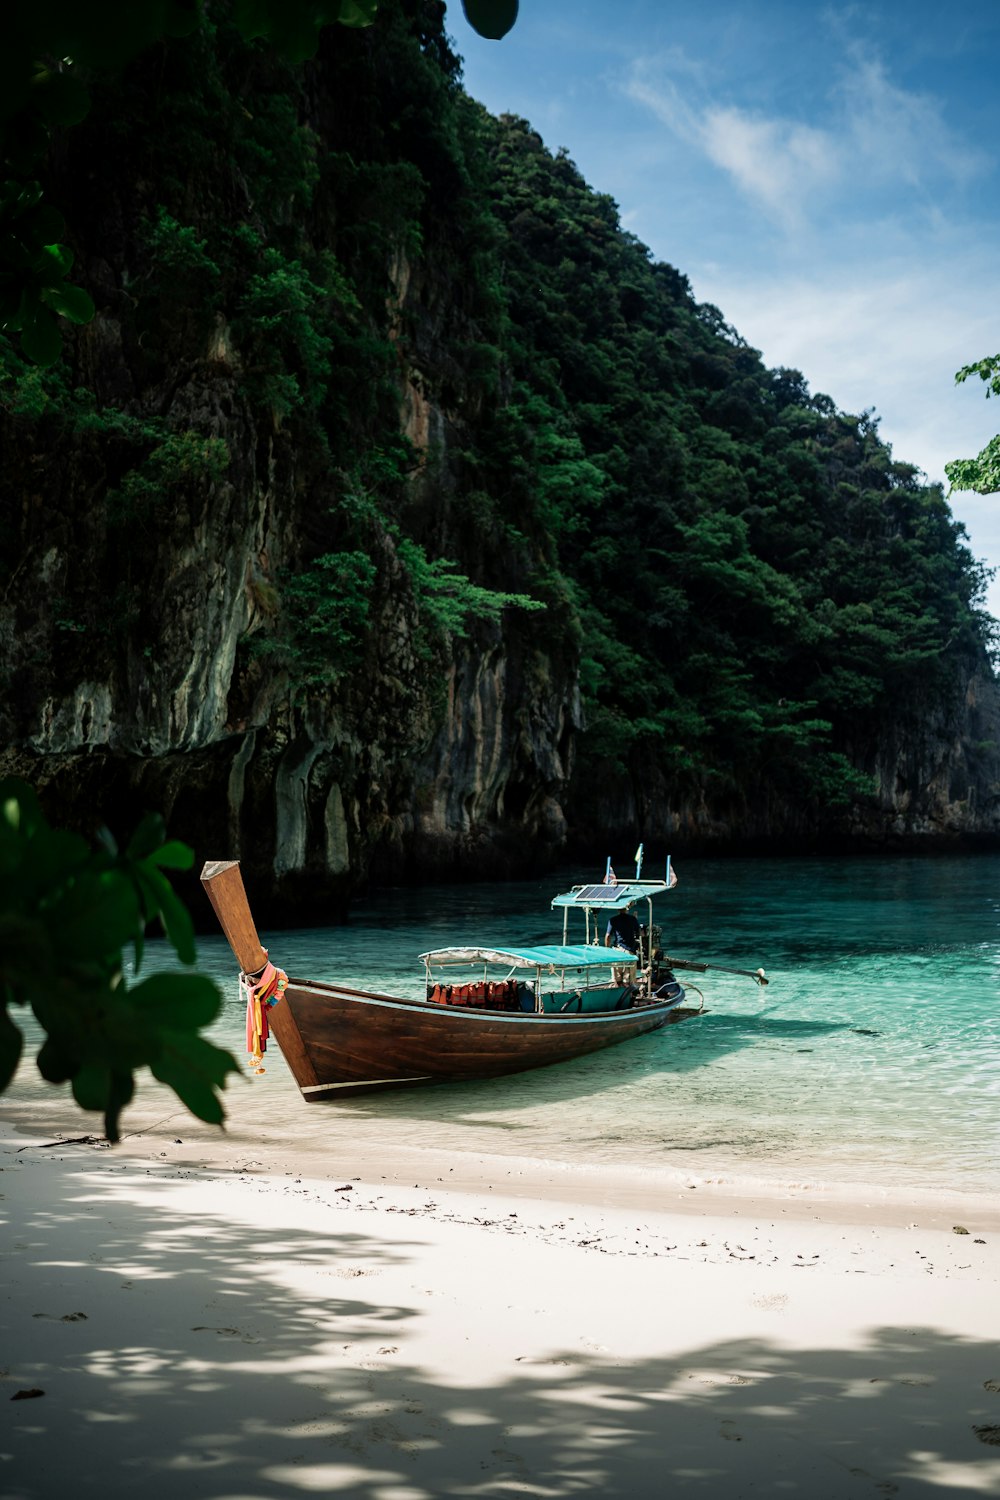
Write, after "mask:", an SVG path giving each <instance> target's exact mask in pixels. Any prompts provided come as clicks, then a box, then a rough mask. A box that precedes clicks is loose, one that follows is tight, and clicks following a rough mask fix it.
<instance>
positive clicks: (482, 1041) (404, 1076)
mask: <svg viewBox="0 0 1000 1500" xmlns="http://www.w3.org/2000/svg"><path fill="white" fill-rule="evenodd" d="M695 1014H697V1012H696V1011H693V1010H691V1009H686V1010H685V1009H683V1008H681V1007H679V1006H678V1005H677V1003H676V1002H674V1003H673V1004H670V1003H659V1004H657V1003H654V1004H648V1005H637V1006H634V1007H633V1008H631V1009H629V1010H620V1011H611V1012H607V1013H605V1014H603V1015H594V1014H590V1015H588V1014H582V1015H581V1014H573V1015H560V1016H552V1015H545V1014H541V1015H536V1014H532V1013H527V1014H526V1013H523V1012H511V1011H481V1010H473V1009H468V1008H464V1007H462V1008H459V1007H456V1006H443V1005H435V1004H430V1003H427V1002H423V1001H419V1000H400V999H397V998H394V997H393V996H390V995H377V994H371V993H367V992H364V991H358V990H347V989H343V988H340V987H339V986H336V985H327V984H319V983H315V982H312V981H305V980H299V979H290V980H289V981H288V988H287V989H286V990H285V993H284V996H283V998H282V999H281V1000H279V1002H278V1004H277V1005H275V1006H274V1007H273V1008H272V1009H271V1010H269V1012H268V1021H269V1024H270V1028H271V1032H272V1035H273V1036H274V1038H275V1040H276V1041H277V1043H278V1045H279V1047H280V1048H281V1050H282V1052H283V1054H284V1056H285V1059H286V1061H287V1063H288V1066H289V1068H290V1069H291V1072H292V1076H293V1077H294V1079H295V1082H296V1083H297V1084H298V1086H299V1088H300V1089H301V1091H302V1095H303V1097H304V1098H305V1099H306V1100H308V1101H309V1102H310V1103H316V1102H320V1101H322V1100H324V1099H331V1098H336V1097H338V1096H339V1097H343V1096H344V1095H345V1094H353V1093H360V1092H363V1091H366V1090H375V1089H384V1088H398V1087H401V1086H413V1085H416V1084H423V1083H443V1082H448V1081H458V1080H462V1079H466V1080H471V1079H479V1078H499V1077H502V1076H504V1075H505V1074H509V1073H521V1072H525V1071H526V1070H528V1069H530V1068H544V1067H548V1066H550V1065H551V1064H552V1063H560V1062H567V1061H569V1060H570V1059H572V1058H574V1057H583V1056H585V1055H586V1054H587V1053H588V1052H597V1051H599V1050H600V1049H602V1048H604V1047H610V1046H613V1045H615V1044H616V1043H618V1042H624V1041H628V1040H629V1039H630V1038H632V1037H637V1036H642V1035H643V1034H644V1033H645V1032H648V1031H656V1030H658V1029H659V1028H660V1027H661V1026H664V1025H666V1024H667V1022H670V1021H675V1020H681V1019H683V1017H685V1016H690V1015H695Z"/></svg>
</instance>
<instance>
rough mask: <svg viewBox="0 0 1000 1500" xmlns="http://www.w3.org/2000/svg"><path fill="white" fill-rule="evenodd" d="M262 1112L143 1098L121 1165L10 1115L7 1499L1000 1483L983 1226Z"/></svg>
mask: <svg viewBox="0 0 1000 1500" xmlns="http://www.w3.org/2000/svg"><path fill="white" fill-rule="evenodd" d="M255 1097H256V1099H257V1100H260V1098H261V1095H260V1094H258V1095H256V1096H254V1094H253V1091H252V1089H250V1088H247V1087H244V1088H243V1089H240V1088H236V1089H235V1090H234V1091H233V1097H232V1098H231V1100H230V1104H231V1106H232V1112H231V1121H230V1126H229V1128H228V1130H227V1132H226V1134H225V1135H224V1136H222V1135H220V1134H219V1133H217V1132H212V1131H210V1130H208V1129H206V1128H205V1127H200V1126H198V1125H196V1123H195V1122H193V1121H192V1120H190V1118H189V1117H188V1116H186V1115H185V1114H184V1113H183V1112H182V1111H180V1110H179V1109H178V1108H177V1107H176V1105H175V1104H174V1103H173V1102H171V1099H170V1097H169V1096H165V1095H164V1094H162V1093H157V1092H153V1093H150V1091H149V1090H148V1089H147V1090H146V1092H145V1093H144V1094H143V1096H142V1098H143V1101H144V1102H143V1103H141V1104H140V1105H139V1106H138V1107H137V1109H136V1110H133V1111H131V1112H130V1113H129V1115H128V1116H127V1117H126V1123H125V1128H126V1130H129V1131H131V1132H132V1134H130V1136H129V1138H128V1139H126V1140H125V1141H124V1142H123V1144H122V1145H121V1146H119V1147H116V1148H114V1149H113V1150H112V1149H108V1148H107V1147H102V1146H100V1145H98V1144H95V1143H92V1142H91V1143H87V1142H86V1141H84V1142H80V1143H77V1144H62V1145H58V1146H46V1145H45V1144H44V1143H45V1142H51V1141H54V1140H55V1139H56V1138H57V1137H58V1136H59V1135H60V1134H62V1135H64V1136H80V1135H83V1134H84V1133H85V1132H86V1131H87V1130H88V1129H91V1130H92V1129H93V1128H94V1123H93V1118H94V1117H84V1116H81V1115H78V1114H73V1113H72V1112H71V1110H69V1109H68V1108H66V1107H65V1106H62V1105H59V1106H55V1105H54V1106H53V1107H51V1108H50V1107H48V1106H46V1109H45V1116H44V1121H43V1120H42V1118H41V1116H40V1109H39V1106H38V1104H37V1103H24V1102H23V1101H22V1102H18V1100H17V1098H16V1097H14V1096H11V1097H8V1098H7V1099H5V1100H4V1101H2V1102H0V1109H2V1113H3V1115H4V1118H5V1120H6V1122H7V1123H6V1126H5V1129H4V1132H3V1136H2V1138H0V1167H2V1175H0V1194H2V1202H0V1210H2V1211H3V1225H4V1227H3V1235H2V1240H0V1246H2V1254H3V1261H4V1277H3V1314H2V1325H0V1377H2V1380H0V1391H2V1393H3V1397H4V1399H5V1401H6V1402H7V1404H6V1405H5V1406H4V1408H3V1412H4V1416H5V1419H6V1420H5V1421H4V1423H3V1424H2V1427H0V1496H2V1497H4V1500H54V1497H60V1500H62V1497H76V1496H89V1495H94V1496H98V1495H111V1496H117V1495H125V1494H129V1495H132V1494H136V1495H139V1496H140V1497H143V1500H159V1497H164V1500H166V1497H170V1500H174V1497H181V1500H202V1497H204V1500H279V1497H289V1496H292V1497H294V1496H303V1495H310V1494H317V1493H329V1494H334V1495H345V1496H352V1497H353V1496H357V1497H366V1500H367V1497H372V1500H375V1497H377V1500H433V1497H438V1496H498V1495H532V1496H544V1497H563V1496H566V1497H570V1496H578V1495H600V1496H626V1495H627V1496H639V1497H644V1496H650V1497H657V1500H658V1497H667V1496H672V1495H678V1494H683V1495H688V1494H690V1495H702V1496H716V1495H718V1496H726V1497H729V1500H738V1497H741V1496H751V1495H753V1496H759V1495H771V1494H775V1495H787V1496H802V1497H809V1500H826V1497H830V1500H839V1497H841V1496H870V1495H875V1496H885V1495H893V1494H899V1495H901V1496H931V1495H933V1496H937V1497H940V1496H942V1495H945V1494H950V1493H954V1494H959V1495H969V1496H975V1495H978V1494H984V1495H991V1494H997V1493H1000V1337H998V1336H1000V1213H998V1212H997V1210H996V1208H995V1207H994V1206H993V1205H990V1204H986V1203H973V1201H972V1200H969V1199H965V1200H961V1201H958V1200H956V1201H953V1202H947V1201H943V1200H942V1199H941V1198H940V1196H935V1197H933V1198H930V1199H928V1200H926V1201H923V1202H919V1203H915V1202H914V1201H913V1199H912V1196H911V1198H910V1199H906V1198H905V1197H899V1198H895V1199H892V1200H891V1201H890V1199H889V1197H888V1196H887V1195H886V1194H884V1193H883V1194H880V1195H871V1196H869V1195H865V1194H861V1195H860V1196H859V1195H855V1197H854V1198H853V1199H852V1198H851V1197H850V1196H847V1195H845V1194H843V1193H841V1194H839V1195H838V1194H832V1193H830V1192H829V1191H825V1190H823V1189H822V1188H820V1187H818V1186H814V1187H810V1186H803V1187H802V1188H801V1189H799V1190H796V1191H788V1192H786V1193H784V1194H783V1195H780V1196H776V1195H772V1197H771V1198H770V1199H769V1200H767V1201H765V1200H763V1199H759V1198H757V1199H755V1198H752V1197H748V1196H746V1195H742V1196H741V1193H740V1187H739V1184H733V1183H730V1184H723V1185H721V1186H720V1185H712V1184H708V1183H694V1185H689V1184H688V1183H686V1182H685V1181H682V1180H681V1179H679V1178H671V1177H670V1176H669V1175H668V1174H659V1175H657V1176H655V1177H654V1176H652V1175H651V1174H648V1173H647V1174H636V1175H635V1176H634V1177H632V1178H628V1177H623V1176H622V1174H620V1173H619V1174H616V1175H615V1177H614V1179H613V1180H612V1179H611V1178H610V1177H609V1176H608V1174H602V1173H600V1172H591V1171H583V1170H581V1169H577V1170H575V1171H574V1170H569V1169H561V1168H555V1167H551V1168H550V1167H546V1166H545V1165H544V1164H540V1163H536V1164H534V1165H530V1164H528V1163H526V1162H520V1161H514V1160H506V1159H504V1158H499V1157H490V1158H475V1157H461V1158H459V1157H458V1156H457V1155H454V1154H453V1155H451V1156H445V1155H443V1154H440V1153H434V1152H432V1151H429V1150H427V1149H426V1148H424V1149H420V1150H417V1149H412V1148H410V1149H402V1148H396V1149H394V1150H393V1151H392V1152H391V1154H390V1153H388V1152H383V1154H382V1155H381V1156H379V1155H378V1153H377V1151H376V1150H375V1149H374V1148H373V1147H372V1145H371V1142H370V1141H366V1142H365V1144H364V1145H363V1147H362V1146H359V1144H358V1138H355V1137H354V1136H352V1128H351V1121H350V1118H349V1117H345V1116H344V1115H343V1114H339V1113H338V1112H337V1111H336V1110H333V1111H331V1110H329V1109H325V1108H322V1107H309V1106H306V1105H305V1104H302V1103H300V1102H299V1101H298V1099H297V1098H296V1097H294V1096H292V1095H290V1096H289V1098H288V1101H287V1109H286V1110H285V1111H284V1112H283V1113H282V1116H281V1118H282V1119H283V1120H284V1121H286V1124H285V1126H284V1128H277V1127H275V1126H274V1124H273V1122H272V1121H270V1117H269V1123H268V1126H267V1128H266V1129H264V1128H262V1127H261V1126H259V1125H258V1123H257V1122H256V1120H255V1117H254V1100H255ZM139 1131H141V1134H138V1133H137V1132H139ZM362 1138H363V1133H362ZM956 1224H959V1225H961V1227H963V1228H965V1229H967V1230H968V1231H969V1232H968V1233H967V1234H956V1233H955V1232H954V1229H953V1226H954V1225H956ZM23 1391H40V1392H43V1393H44V1394H40V1395H35V1396H27V1397H22V1398H21V1399H18V1400H13V1399H12V1398H14V1397H16V1396H17V1395H18V1393H20V1392H23Z"/></svg>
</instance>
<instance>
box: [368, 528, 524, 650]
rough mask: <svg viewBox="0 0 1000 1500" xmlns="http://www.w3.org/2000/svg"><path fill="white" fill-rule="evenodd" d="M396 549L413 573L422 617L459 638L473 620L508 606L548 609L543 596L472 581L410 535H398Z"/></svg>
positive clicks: (492, 615)
mask: <svg viewBox="0 0 1000 1500" xmlns="http://www.w3.org/2000/svg"><path fill="white" fill-rule="evenodd" d="M396 550H397V552H398V554H399V557H400V560H401V561H402V563H403V565H404V566H405V568H406V571H407V572H408V573H409V575H410V581H411V583H412V584H413V592H414V594H415V596H416V600H417V607H418V609H419V611H420V614H421V617H422V618H423V619H425V620H426V621H428V622H429V623H430V624H431V626H432V627H433V628H434V629H436V630H441V631H446V632H447V633H448V634H449V635H453V636H457V637H458V638H459V639H460V640H461V639H464V638H465V637H466V636H467V634H468V626H469V623H470V621H472V620H497V619H499V617H500V614H501V611H502V610H504V609H507V608H514V609H524V610H528V611H529V612H530V611H534V610H544V609H545V604H544V603H543V602H542V601H541V600H540V599H531V598H529V597H528V595H526V594H513V593H507V592H505V591H503V590H498V589H487V588H483V587H482V586H481V585H480V584H477V583H473V582H472V580H471V579H470V578H467V577H466V576H465V574H464V573H460V572H459V571H458V564H457V563H454V562H452V561H450V559H448V558H445V557H436V558H433V559H432V558H429V557H428V556H427V553H426V552H425V551H424V549H423V547H422V546H421V545H420V543H419V542H415V541H413V540H412V539H411V538H410V537H405V536H400V537H398V538H397V541H396Z"/></svg>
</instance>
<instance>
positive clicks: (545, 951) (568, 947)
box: [420, 943, 636, 969]
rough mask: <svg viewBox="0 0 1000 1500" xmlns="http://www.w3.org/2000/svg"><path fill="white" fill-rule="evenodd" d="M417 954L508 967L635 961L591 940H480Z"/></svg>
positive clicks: (437, 961) (445, 961) (617, 965)
mask: <svg viewBox="0 0 1000 1500" xmlns="http://www.w3.org/2000/svg"><path fill="white" fill-rule="evenodd" d="M420 957H421V958H422V959H423V960H424V962H425V963H428V964H459V963H468V964H475V963H485V964H500V965H504V966H506V967H507V968H509V969H592V968H598V967H600V968H605V969H610V968H612V967H614V968H621V967H622V965H624V964H629V963H635V961H636V960H635V955H634V954H633V953H626V952H624V950H623V949H621V948H601V947H598V946H597V945H596V944H595V943H568V944H565V943H552V944H545V945H544V946H543V947H540V948H501V947H499V946H498V947H492V946H491V945H490V944H488V943H481V944H477V945H476V946H475V947H463V948H434V949H432V950H431V952H430V953H421V955H420Z"/></svg>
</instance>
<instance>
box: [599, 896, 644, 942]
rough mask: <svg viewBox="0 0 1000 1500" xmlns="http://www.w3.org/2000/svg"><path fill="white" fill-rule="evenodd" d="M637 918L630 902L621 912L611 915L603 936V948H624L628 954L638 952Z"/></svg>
mask: <svg viewBox="0 0 1000 1500" xmlns="http://www.w3.org/2000/svg"><path fill="white" fill-rule="evenodd" d="M639 931H640V929H639V918H638V917H637V916H636V914H635V912H634V911H633V910H632V902H631V901H630V902H629V904H628V906H626V907H625V908H624V910H623V911H615V912H612V913H611V917H610V919H609V921H608V930H607V932H606V933H605V934H604V946H605V948H624V949H625V950H626V952H628V953H638V951H639Z"/></svg>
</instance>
